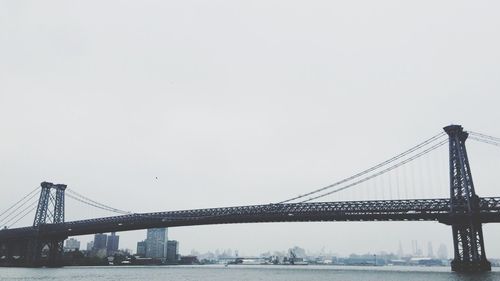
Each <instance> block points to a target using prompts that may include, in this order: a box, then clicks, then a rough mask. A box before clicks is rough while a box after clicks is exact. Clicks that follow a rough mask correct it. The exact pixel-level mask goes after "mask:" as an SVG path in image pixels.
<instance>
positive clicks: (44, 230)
mask: <svg viewBox="0 0 500 281" xmlns="http://www.w3.org/2000/svg"><path fill="white" fill-rule="evenodd" d="M478 210H479V211H478V212H476V213H475V214H473V216H472V217H471V216H470V215H460V213H461V211H460V209H459V210H455V211H454V215H451V214H450V200H449V199H415V200H381V201H344V202H318V203H291V204H267V205H251V206H240V207H225V208H210V209H194V210H182V211H169V212H156V213H134V214H130V215H122V216H114V217H105V218H98V219H89V220H79V221H70V222H65V223H61V224H47V225H41V226H39V227H38V228H34V227H24V228H13V229H4V230H0V242H1V241H4V242H7V241H8V240H19V239H23V238H28V239H29V238H32V237H38V238H41V237H46V238H50V237H68V236H77V235H85V234H95V233H105V232H112V231H128V230H138V229H147V228H155V227H176V226H194V225H210V224H232V223H263V222H313V221H438V222H440V223H444V224H453V223H457V222H460V221H464V220H467V221H469V220H470V219H472V220H474V221H477V222H481V223H489V222H500V197H487V198H480V200H479V208H478ZM463 213H464V214H465V213H466V210H465V209H464V210H463Z"/></svg>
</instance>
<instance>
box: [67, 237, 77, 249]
mask: <svg viewBox="0 0 500 281" xmlns="http://www.w3.org/2000/svg"><path fill="white" fill-rule="evenodd" d="M64 250H65V251H77V250H80V241H78V240H76V239H75V238H69V239H68V240H66V245H65V246H64Z"/></svg>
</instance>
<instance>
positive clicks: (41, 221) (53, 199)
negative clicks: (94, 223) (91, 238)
mask: <svg viewBox="0 0 500 281" xmlns="http://www.w3.org/2000/svg"><path fill="white" fill-rule="evenodd" d="M41 187H42V191H41V192H40V199H39V200H38V207H37V209H36V214H35V220H34V221H33V227H35V229H36V230H37V231H38V232H40V230H41V229H43V227H44V225H45V224H58V223H64V191H65V190H66V187H67V186H66V185H64V184H53V183H50V182H42V183H41ZM65 239H66V237H50V238H49V237H43V236H38V237H37V238H34V239H30V240H29V241H27V245H26V247H27V251H26V257H25V258H26V264H27V265H30V266H40V265H47V266H60V265H62V253H63V242H64V240H65Z"/></svg>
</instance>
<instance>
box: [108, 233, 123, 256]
mask: <svg viewBox="0 0 500 281" xmlns="http://www.w3.org/2000/svg"><path fill="white" fill-rule="evenodd" d="M119 242H120V236H118V235H116V233H115V232H112V233H111V235H110V236H108V240H107V242H106V249H107V253H108V256H110V255H114V254H115V253H116V252H118V245H119Z"/></svg>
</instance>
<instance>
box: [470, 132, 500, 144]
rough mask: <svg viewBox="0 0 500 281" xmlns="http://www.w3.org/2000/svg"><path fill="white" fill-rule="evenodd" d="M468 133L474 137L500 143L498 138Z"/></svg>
mask: <svg viewBox="0 0 500 281" xmlns="http://www.w3.org/2000/svg"><path fill="white" fill-rule="evenodd" d="M467 133H469V135H474V136H476V137H480V138H485V139H490V140H492V141H496V142H500V138H497V137H493V136H488V135H486V134H481V133H477V132H472V131H467Z"/></svg>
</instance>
